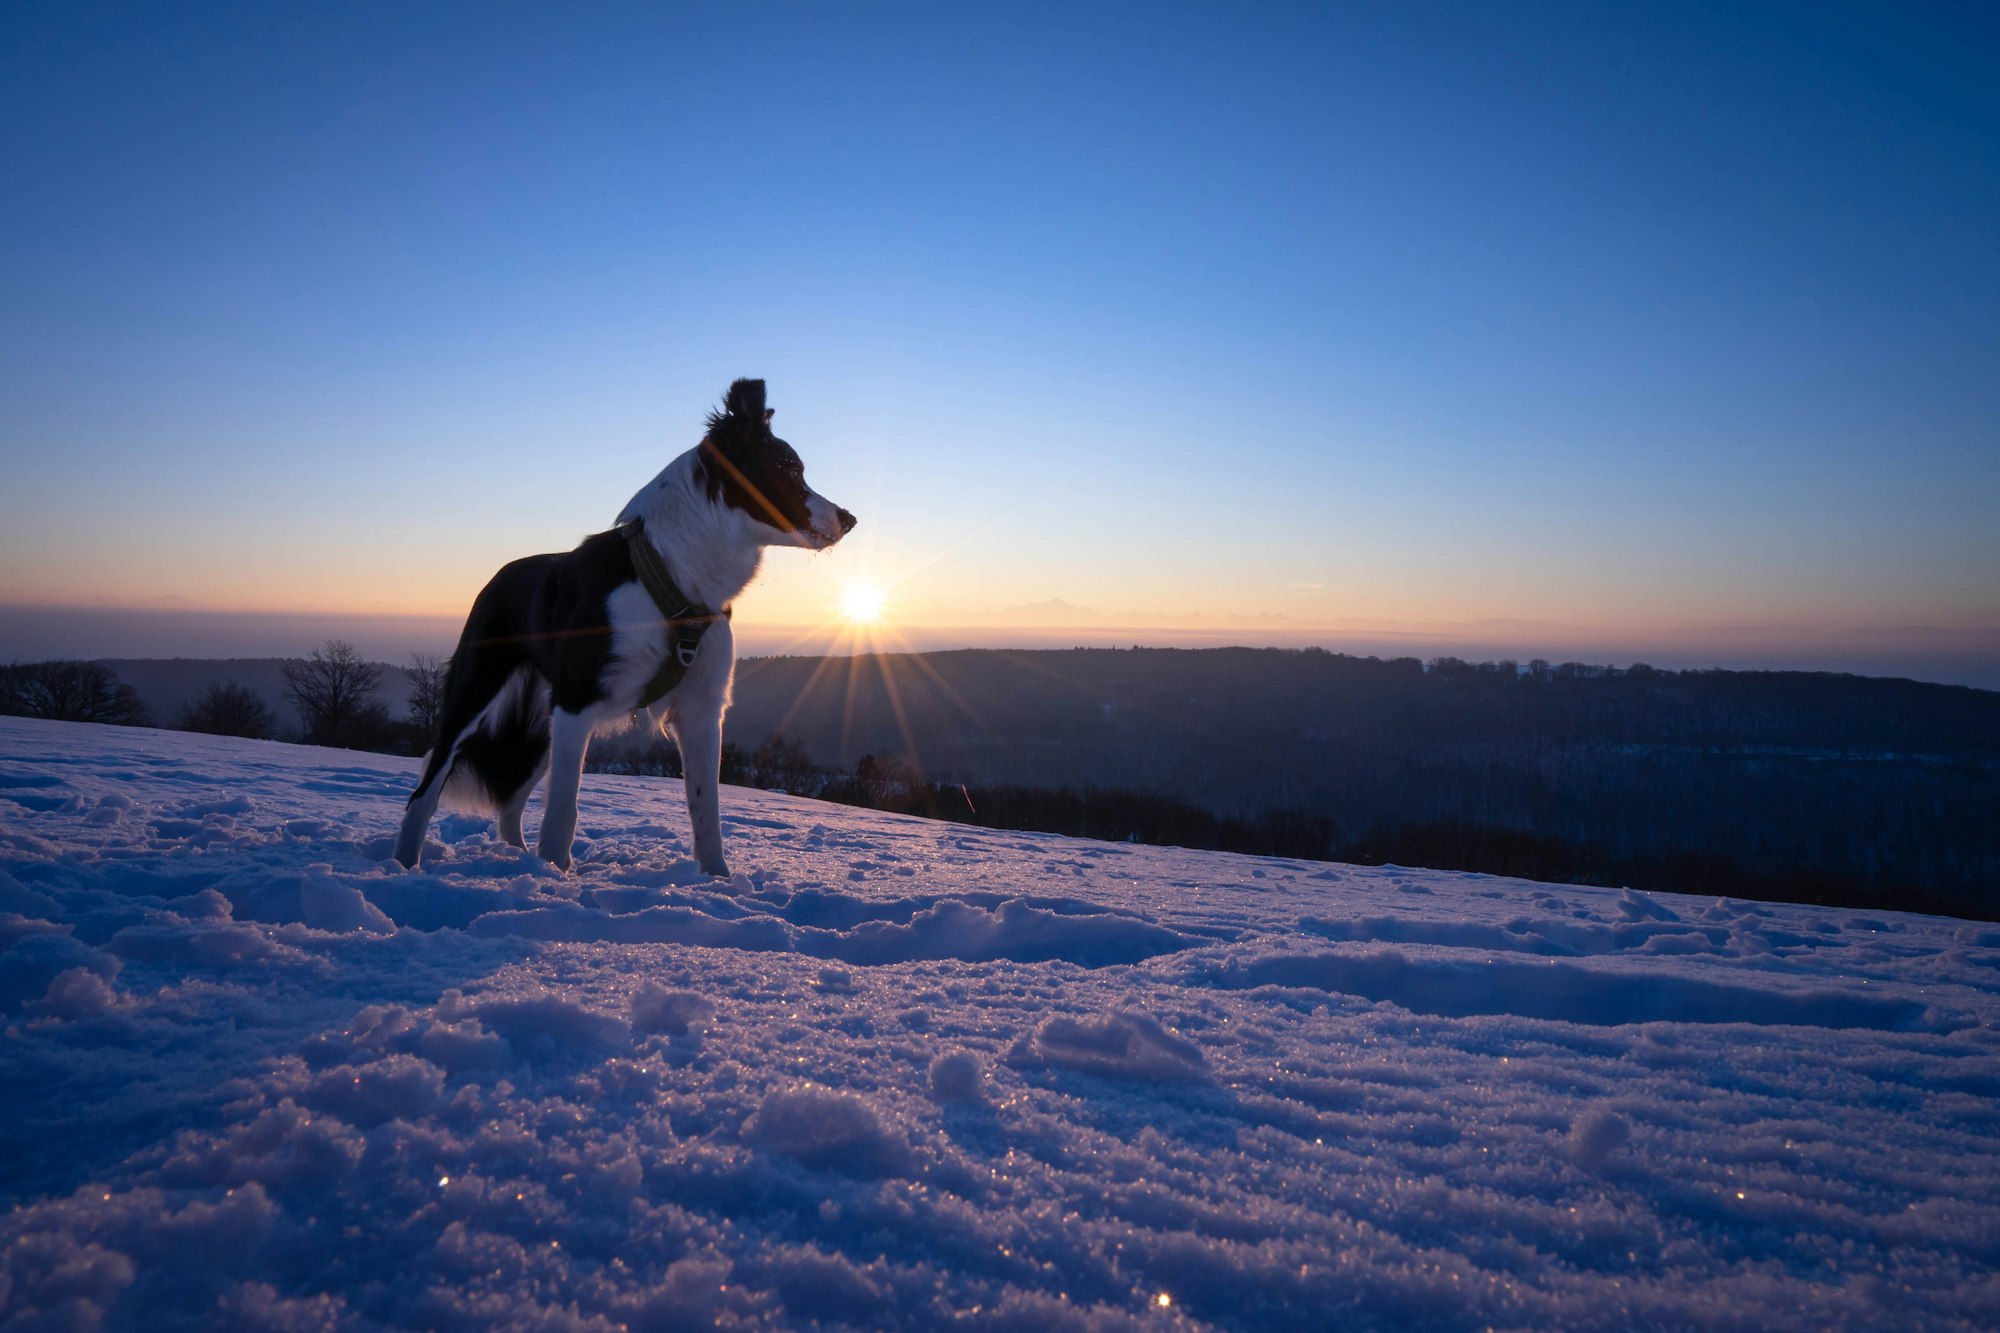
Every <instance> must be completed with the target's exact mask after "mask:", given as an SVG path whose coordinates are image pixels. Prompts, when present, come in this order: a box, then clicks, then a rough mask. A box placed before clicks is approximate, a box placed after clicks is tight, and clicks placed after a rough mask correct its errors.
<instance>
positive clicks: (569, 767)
mask: <svg viewBox="0 0 2000 1333" xmlns="http://www.w3.org/2000/svg"><path fill="white" fill-rule="evenodd" d="M549 723H550V726H549V787H548V792H547V793H546V795H545V796H544V797H543V800H542V834H541V838H540V839H539V841H538V842H537V843H536V845H535V850H536V852H537V853H539V854H540V856H541V858H542V859H543V860H544V861H547V862H548V863H549V864H550V865H552V866H554V867H555V868H556V869H558V870H568V869H569V849H570V844H571V843H572V842H574V841H576V789H577V786H578V784H579V783H580V782H581V781H582V779H583V756H584V752H585V751H587V750H589V748H590V723H589V722H588V721H586V720H585V719H584V718H583V717H581V716H579V715H578V714H576V713H569V712H565V711H563V710H562V709H560V708H558V709H556V710H555V713H554V715H553V716H552V717H551V718H550V719H549ZM530 785H532V784H530Z"/></svg>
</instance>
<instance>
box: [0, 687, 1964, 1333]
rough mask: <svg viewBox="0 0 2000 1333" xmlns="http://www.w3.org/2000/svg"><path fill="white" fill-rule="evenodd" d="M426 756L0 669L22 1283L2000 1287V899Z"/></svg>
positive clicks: (1085, 1311) (1366, 1296) (480, 1305)
mask: <svg viewBox="0 0 2000 1333" xmlns="http://www.w3.org/2000/svg"><path fill="white" fill-rule="evenodd" d="M414 777H415V764H414V762H413V761H405V760H397V759H391V758H386V757H379V756H372V755H358V754H345V753H340V752H331V751H324V750H313V749H307V748H302V747H288V746H282V745H275V744H270V743H259V742H246V741H232V740H224V739H219V738H209V737H199V736H191V735H183V734H177V733H165V732H150V731H135V730H126V729H113V728H99V727H87V726H74V725H64V724H54V723H41V722H31V721H25V720H20V719H0V1016H3V1017H4V1021H5V1023H6V1024H7V1027H6V1032H5V1039H4V1043H0V1073H4V1080H5V1086H6V1088H7V1090H8V1092H7V1101H8V1108H9V1114H8V1115H7V1116H6V1117H4V1118H0V1138H4V1150H5V1156H4V1160H5V1162H6V1163H7V1166H6V1170H5V1173H4V1176H0V1196H3V1197H0V1202H4V1203H5V1204H7V1205H8V1206H9V1207H10V1208H11V1212H9V1213H8V1214H6V1215H5V1216H4V1217H0V1245H4V1258H3V1259H0V1312H4V1319H5V1321H6V1322H7V1325H8V1326H10V1327H14V1326H18V1327H22V1328H32V1327H89V1326H91V1325H92V1324H94V1323H95V1324H101V1325H102V1326H105V1327H111V1328H140V1327H145V1328H171V1327H186V1328H218V1327H230V1326H234V1327H245V1328H301V1329H310V1328H345V1327H354V1328H379V1327H391V1328H464V1329H484V1328H535V1329H563V1328H578V1329H614V1328H618V1327H621V1326H623V1327H630V1328H681V1327H688V1326H690V1325H708V1324H721V1325H723V1326H737V1325H741V1326H766V1325H771V1326H790V1327H796V1326H808V1325H812V1324H815V1323H817V1324H820V1325H824V1326H840V1325H851V1326H856V1327H868V1328H875V1327H883V1328H925V1327H933V1326H936V1325H938V1324H940V1323H943V1322H946V1321H950V1320H962V1321H965V1322H968V1323H971V1324H973V1325H975V1326H980V1325H985V1326H992V1327H998V1328H1021V1329H1044V1328H1076V1329H1086V1328H1126V1327H1135V1326H1143V1327H1147V1328H1170V1327H1179V1326H1189V1327H1206V1326H1216V1327H1224V1328H1328V1327H1362V1328H1366V1327H1438V1328H1459V1327H1473V1326H1487V1325H1493V1326H1500V1327H1517V1328H1528V1327H1536V1328H1547V1327H1555V1326H1562V1327H1573V1328H1612V1327H1616V1328H1627V1327H1632V1326H1635V1325H1650V1326H1685V1325H1693V1324H1699V1325H1704V1326H1709V1325H1730V1326H1739V1325H1740V1326H1755V1327H1807V1326H1812V1327H1821V1326H1841V1327H1869V1328H1876V1327H1926V1328H1930V1327H1950V1326H1954V1325H1957V1326H1964V1327H1991V1326H1994V1325H1995V1324H1996V1323H2000V1278H1996V1276H1995V1274H1996V1268H2000V1203H1996V1201H2000V1155H1997V1154H1996V1151H1995V1150H1996V1143H2000V1101H1996V1097H2000V1024H1996V1019H1997V1018H2000V998H1996V992H2000V928H1995V927H1991V926H1983V925H1977V924H1970V923H1965V922H1960V921H1954V920H1949V919H1945V918H1934V917H1921V916H1913V915H1901V914H1892V913H1849V912H1839V911H1829V910H1822V909H1816V908H1807V907H1792V906H1778V905H1765V904H1750V903H1742V902H1731V901H1717V900H1715V899H1713V898H1704V897H1701V896H1699V895H1698V894H1694V893H1691V894H1690V895H1688V896H1680V895H1641V894H1634V893H1628V892H1620V891H1617V890H1601V889H1589V888H1578V887H1571V886H1560V885H1544V884H1532V883H1527V882H1522V881H1511V880H1501V879H1494V878H1489V877H1483V876H1474V875H1453V874H1444V873H1438V872H1428V871H1417V870H1407V869H1401V868H1396V867H1385V868H1381V869H1376V870H1368V869H1359V868H1354V867H1347V866H1333V865H1322V864H1317V863H1305V862H1290V861H1282V860H1273V859H1264V858H1248V857H1233V856H1227V855H1222V854H1219V853H1208V852H1189V851H1182V850H1177V849H1163V848H1146V847H1137V846H1127V845H1118V844H1102V843H1091V842H1083V841H1072V840H1066V839H1062V838H1055V837H1044V836H1037V835H1024V834H1010V833H999V832H991V831H986V830H978V829H969V828H962V827H957V826H952V825H943V824H931V823H926V822H923V821H919V820H911V819H903V818H898V817H894V816H886V815H879V814H874V813H870V812H865V811H856V810H847V809H842V808H839V807H832V806H826V805H820V804H817V803H814V802H809V801H803V800H796V799H793V798H789V797H783V796H777V795H771V794H765V793H756V792H748V791H739V790H735V789H731V790H730V791H728V792H727V793H725V803H724V812H725V830H726V834H727V837H728V840H729V851H730V857H731V861H732V863H733V864H735V865H736V866H738V867H739V868H741V869H743V870H745V871H747V872H748V873H743V874H738V875H736V876H735V877H734V878H732V879H731V880H728V881H726V882H721V881H711V880H709V879H708V878H707V877H705V876H703V875H701V874H700V873H699V872H698V871H697V870H696V869H695V868H694V866H693V865H692V863H691V861H690V859H689V856H690V853H689V842H688V838H687V830H686V820H685V814H684V812H683V809H682V806H681V793H680V786H679V784H678V783H676V782H672V781H667V780H655V779H633V778H608V777H599V776H594V775H593V776H587V777H586V779H585V784H584V789H583V802H582V821H581V832H580V837H579V842H578V858H577V869H576V873H575V874H574V875H571V876H562V875H558V874H556V873H555V872H553V871H551V870H550V869H549V868H548V867H547V866H545V865H543V864H541V863H540V862H538V861H535V860H534V859H533V858H531V857H524V856H522V855H521V854H519V853H517V852H515V851H514V850H513V849H511V848H508V847H506V846H504V845H503V844H500V843H498V842H496V841H495V839H494V838H493V836H492V831H491V826H490V824H489V823H488V822H487V821H485V820H481V819H472V818H467V817H463V816H449V817H447V818H445V819H443V820H442V821H440V822H439V823H438V824H437V825H435V826H434V828H433V837H434V841H433V844H432V846H431V847H430V848H429V855H430V857H431V860H430V862H429V863H428V864H427V865H426V867H425V869H424V870H423V871H421V872H417V873H405V872H402V871H401V870H400V869H399V868H397V867H395V866H394V864H393V863H392V862H389V861H388V860H387V859H386V858H387V857H388V854H389V846H390V842H391V839H392V835H393V831H394V827H395V823H396V820H397V818H398V814H399V811H400V807H401V803H402V800H403V798H404V797H405V796H406V795H407V793H408V791H409V788H410V786H411V784H412V783H413V781H414ZM533 826H534V812H533V811H531V813H530V819H529V827H530V829H531V830H532V828H533ZM1689 888H1690V890H1698V888H1699V886H1698V885H1690V886H1689Z"/></svg>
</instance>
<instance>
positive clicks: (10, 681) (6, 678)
mask: <svg viewBox="0 0 2000 1333" xmlns="http://www.w3.org/2000/svg"><path fill="white" fill-rule="evenodd" d="M0 712H6V713H11V714H13V715H15V716H17V717H42V718H48V719H50V720H51V721H55V722H109V723H112V724H114V725H116V726H121V727H147V726H151V725H152V722H153V720H152V718H151V717H150V716H148V714H147V712H146V705H145V704H143V703H141V702H140V701H139V696H138V694H137V693H136V692H134V691H133V689H132V687H131V686H130V685H127V684H125V683H124V682H123V681H121V680H119V679H118V677H117V676H116V675H115V674H114V673H113V672H112V670H111V668H110V667H107V666H105V665H104V664H103V663H101V662H79V661H75V660H73V659H67V658H56V659H51V660H50V661H46V662H16V663H14V664H13V665H11V666H7V667H0Z"/></svg>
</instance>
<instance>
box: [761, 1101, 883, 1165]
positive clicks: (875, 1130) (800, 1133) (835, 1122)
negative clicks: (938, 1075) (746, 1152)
mask: <svg viewBox="0 0 2000 1333" xmlns="http://www.w3.org/2000/svg"><path fill="white" fill-rule="evenodd" d="M743 1137H744V1138H745V1139H747V1140H749V1141H750V1142H752V1143H755V1144H758V1145H760V1146H762V1147H765V1148H769V1149H771V1150H772V1151H773V1152H781V1153H783V1154H784V1155H785V1156H787V1157H790V1158H793V1159H795V1160H797V1161H799V1162H801V1163H803V1164H805V1165H806V1166H819V1167H831V1168H833V1169H836V1170H841V1171H851V1172H855V1173H857V1174H863V1175H889V1174H893V1173H896V1172H898V1171H902V1170H905V1169H907V1166H908V1158H909V1147H908V1145H907V1144H906V1143H902V1142H899V1141H898V1140H897V1139H896V1137H895V1136H894V1135H893V1134H892V1133H891V1132H890V1131H889V1129H888V1128H887V1127H886V1126H885V1125H884V1124H883V1123H882V1119H881V1117H880V1116H879V1115H878V1114H877V1113H876V1111H875V1108H874V1107H872V1106H870V1105H869V1104H868V1103H867V1102H866V1101H864V1100H862V1099H861V1098H860V1097H857V1096H855V1095H854V1094H853V1093H849V1092H836V1091H834V1090H833V1089H831V1088H823V1087H816V1086H813V1085H807V1086H805V1087H800V1088H789V1089H785V1090H783V1091H779V1092H774V1093H772V1094H771V1095H770V1096H768V1097H766V1098H765V1099H764V1101H763V1103H762V1104H761V1105H760V1106H759V1107H758V1108H757V1111H756V1113H755V1114H753V1115H752V1116H751V1117H750V1118H749V1119H748V1120H746V1121H744V1122H743Z"/></svg>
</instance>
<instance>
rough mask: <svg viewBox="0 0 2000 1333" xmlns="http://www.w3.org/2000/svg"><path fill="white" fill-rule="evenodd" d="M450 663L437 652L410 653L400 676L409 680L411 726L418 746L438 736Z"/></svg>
mask: <svg viewBox="0 0 2000 1333" xmlns="http://www.w3.org/2000/svg"><path fill="white" fill-rule="evenodd" d="M449 665H450V663H448V662H446V661H445V659H443V658H441V657H439V656H438V655H437V654H436V653H411V654H410V664H409V665H408V666H406V667H404V668H403V674H404V675H406V676H408V677H409V678H410V723H411V725H413V726H414V727H416V729H417V731H418V732H419V733H420V743H421V744H429V743H430V741H431V739H432V738H433V737H435V736H436V735H437V728H438V714H439V713H441V712H443V711H444V678H445V671H446V669H447V667H449Z"/></svg>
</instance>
